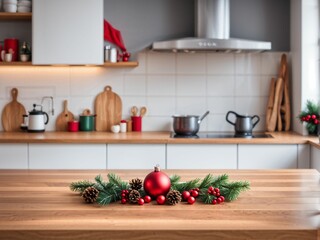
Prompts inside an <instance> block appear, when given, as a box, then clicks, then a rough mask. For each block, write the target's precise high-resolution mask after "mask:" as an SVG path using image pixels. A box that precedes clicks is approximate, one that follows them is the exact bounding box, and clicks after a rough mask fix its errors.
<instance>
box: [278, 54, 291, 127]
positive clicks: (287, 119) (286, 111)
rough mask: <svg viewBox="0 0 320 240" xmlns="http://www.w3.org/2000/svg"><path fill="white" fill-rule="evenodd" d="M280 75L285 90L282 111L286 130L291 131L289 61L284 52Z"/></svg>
mask: <svg viewBox="0 0 320 240" xmlns="http://www.w3.org/2000/svg"><path fill="white" fill-rule="evenodd" d="M279 75H281V77H282V78H283V80H284V86H283V88H284V91H283V95H284V97H283V101H282V105H281V113H282V114H283V120H284V130H285V131H289V130H290V125H291V109H290V97H289V69H288V62H287V55H286V54H282V56H281V67H280V72H279Z"/></svg>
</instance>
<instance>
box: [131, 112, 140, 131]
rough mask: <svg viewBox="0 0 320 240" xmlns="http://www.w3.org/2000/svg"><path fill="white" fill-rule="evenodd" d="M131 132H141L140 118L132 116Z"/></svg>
mask: <svg viewBox="0 0 320 240" xmlns="http://www.w3.org/2000/svg"><path fill="white" fill-rule="evenodd" d="M131 120H132V131H134V132H141V130H142V117H141V116H132V117H131Z"/></svg>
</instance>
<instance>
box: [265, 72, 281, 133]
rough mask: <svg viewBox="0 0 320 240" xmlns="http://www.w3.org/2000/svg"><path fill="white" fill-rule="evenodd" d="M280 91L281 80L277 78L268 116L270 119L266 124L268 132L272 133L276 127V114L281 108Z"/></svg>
mask: <svg viewBox="0 0 320 240" xmlns="http://www.w3.org/2000/svg"><path fill="white" fill-rule="evenodd" d="M282 91H283V79H282V78H278V80H277V82H276V85H275V91H274V101H273V107H272V112H271V116H270V119H269V122H268V128H267V130H268V131H269V132H274V131H275V129H276V126H277V119H278V113H279V108H280V106H281V102H280V94H282Z"/></svg>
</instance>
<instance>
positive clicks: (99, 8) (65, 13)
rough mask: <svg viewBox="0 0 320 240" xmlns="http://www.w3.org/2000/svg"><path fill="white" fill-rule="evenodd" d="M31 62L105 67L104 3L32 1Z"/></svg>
mask: <svg viewBox="0 0 320 240" xmlns="http://www.w3.org/2000/svg"><path fill="white" fill-rule="evenodd" d="M32 11H33V13H32V15H33V17H32V63H33V64H37V65H46V64H69V65H83V64H95V65H101V64H103V43H104V41H103V0H33V9H32Z"/></svg>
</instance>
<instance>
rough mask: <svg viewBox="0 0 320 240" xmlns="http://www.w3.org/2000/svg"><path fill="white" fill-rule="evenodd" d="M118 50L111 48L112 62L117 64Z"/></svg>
mask: <svg viewBox="0 0 320 240" xmlns="http://www.w3.org/2000/svg"><path fill="white" fill-rule="evenodd" d="M117 55H118V53H117V49H116V48H111V49H110V62H112V63H116V62H117Z"/></svg>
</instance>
